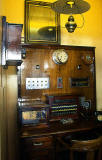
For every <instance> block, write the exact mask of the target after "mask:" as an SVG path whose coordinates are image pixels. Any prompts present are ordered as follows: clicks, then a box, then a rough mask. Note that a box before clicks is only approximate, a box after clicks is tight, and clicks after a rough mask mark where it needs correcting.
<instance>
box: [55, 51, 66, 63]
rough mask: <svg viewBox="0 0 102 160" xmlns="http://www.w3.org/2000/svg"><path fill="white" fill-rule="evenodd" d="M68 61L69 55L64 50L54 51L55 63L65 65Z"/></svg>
mask: <svg viewBox="0 0 102 160" xmlns="http://www.w3.org/2000/svg"><path fill="white" fill-rule="evenodd" d="M67 60H68V54H67V53H66V52H65V51H64V50H63V49H59V50H56V51H54V53H53V61H54V62H55V63H56V64H64V63H66V62H67Z"/></svg>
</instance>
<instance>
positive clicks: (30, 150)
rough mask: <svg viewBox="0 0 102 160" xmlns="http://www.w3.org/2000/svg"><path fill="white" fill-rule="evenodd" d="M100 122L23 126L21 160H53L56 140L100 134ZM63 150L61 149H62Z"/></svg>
mask: <svg viewBox="0 0 102 160" xmlns="http://www.w3.org/2000/svg"><path fill="white" fill-rule="evenodd" d="M101 128H102V122H98V121H96V120H82V119H81V120H76V121H75V122H74V123H72V124H62V123H61V122H50V123H49V124H48V126H47V127H46V126H44V127H40V126H25V127H23V128H22V129H21V132H20V142H21V159H24V160H43V159H44V160H53V159H57V158H55V155H56V153H55V152H56V138H58V137H63V136H66V135H72V134H76V133H83V134H84V132H86V131H97V132H99V134H101V133H102V131H101ZM62 150H63V149H62Z"/></svg>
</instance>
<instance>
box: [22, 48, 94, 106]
mask: <svg viewBox="0 0 102 160" xmlns="http://www.w3.org/2000/svg"><path fill="white" fill-rule="evenodd" d="M60 48H62V49H65V50H66V52H67V53H68V61H67V63H66V64H62V65H57V64H55V63H54V62H53V59H52V54H53V51H55V50H56V49H60ZM86 55H88V56H90V57H92V58H93V59H94V58H95V55H94V48H90V47H89V48H88V47H71V46H70V47H68V46H59V47H54V46H52V47H45V48H44V47H40V46H39V47H27V48H26V59H24V60H23V63H22V65H21V95H20V96H21V97H22V98H29V99H32V98H35V99H36V98H40V99H41V100H43V98H44V95H45V94H76V95H80V96H85V97H86V99H87V100H88V99H91V101H92V105H94V106H95V103H94V102H95V101H94V98H95V67H94V62H95V60H93V62H92V64H87V63H86V61H85V57H86ZM36 65H39V66H40V69H36ZM78 65H80V66H81V69H78ZM36 77H49V78H50V88H49V89H42V90H41V89H38V90H36V89H35V90H26V78H36ZM58 77H62V79H63V88H57V78H58ZM86 77H88V78H89V80H90V82H89V87H71V86H70V78H86Z"/></svg>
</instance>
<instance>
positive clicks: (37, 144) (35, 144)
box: [33, 142, 43, 146]
mask: <svg viewBox="0 0 102 160" xmlns="http://www.w3.org/2000/svg"><path fill="white" fill-rule="evenodd" d="M42 145H43V143H42V142H40V143H37V142H35V143H33V146H42Z"/></svg>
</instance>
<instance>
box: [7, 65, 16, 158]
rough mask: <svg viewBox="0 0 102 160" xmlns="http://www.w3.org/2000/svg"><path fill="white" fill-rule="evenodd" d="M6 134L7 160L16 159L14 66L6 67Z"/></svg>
mask: <svg viewBox="0 0 102 160" xmlns="http://www.w3.org/2000/svg"><path fill="white" fill-rule="evenodd" d="M7 134H8V160H16V159H18V152H17V151H18V150H17V144H18V137H17V75H16V67H14V66H9V67H8V69H7Z"/></svg>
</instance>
